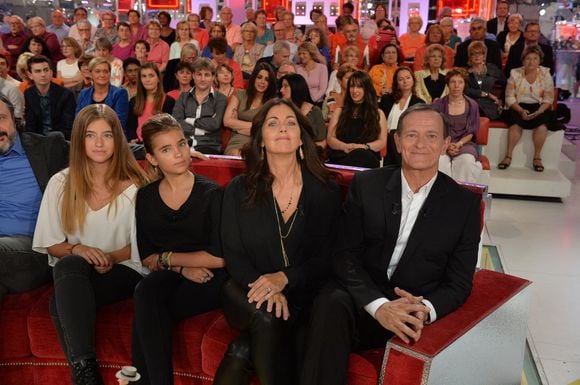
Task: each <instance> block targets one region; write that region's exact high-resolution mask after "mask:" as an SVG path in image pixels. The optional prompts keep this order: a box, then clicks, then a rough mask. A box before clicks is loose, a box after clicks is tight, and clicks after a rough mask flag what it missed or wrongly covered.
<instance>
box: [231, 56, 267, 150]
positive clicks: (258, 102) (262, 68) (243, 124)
mask: <svg viewBox="0 0 580 385" xmlns="http://www.w3.org/2000/svg"><path fill="white" fill-rule="evenodd" d="M276 94H277V89H276V75H275V74H274V71H273V70H272V67H271V66H270V65H269V64H267V63H258V64H256V67H255V68H254V72H253V73H252V76H250V79H249V80H248V86H247V87H246V88H245V89H244V90H241V89H240V90H238V91H236V92H235V93H234V96H233V97H232V99H231V100H230V102H229V103H228V106H227V108H226V113H225V115H224V126H225V127H227V128H229V129H231V130H232V131H233V134H232V137H231V138H230V141H229V143H228V146H227V147H226V150H225V151H224V153H225V155H240V154H241V153H242V147H244V145H245V144H246V143H248V142H249V141H250V129H251V128H252V119H254V116H256V114H257V113H258V112H259V111H260V109H261V107H262V106H263V105H264V103H266V101H268V100H269V99H272V98H273V97H275V96H276Z"/></svg>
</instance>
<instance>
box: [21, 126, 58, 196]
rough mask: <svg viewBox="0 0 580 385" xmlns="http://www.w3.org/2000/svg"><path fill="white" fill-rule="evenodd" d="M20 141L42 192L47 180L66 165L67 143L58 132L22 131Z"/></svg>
mask: <svg viewBox="0 0 580 385" xmlns="http://www.w3.org/2000/svg"><path fill="white" fill-rule="evenodd" d="M20 141H21V142H22V147H23V148H24V151H25V152H26V156H27V157H28V161H29V162H30V167H32V171H33V172H34V176H36V180H37V181H38V186H39V187H40V190H41V191H42V192H44V190H45V189H46V185H47V184H48V180H49V179H50V178H51V177H52V176H53V175H54V174H56V173H57V172H59V171H60V170H62V169H63V168H65V167H67V165H68V149H69V148H68V143H67V142H66V141H65V140H64V136H63V135H61V134H60V133H59V132H54V133H51V134H50V135H47V136H44V135H40V134H35V133H32V132H23V133H21V134H20Z"/></svg>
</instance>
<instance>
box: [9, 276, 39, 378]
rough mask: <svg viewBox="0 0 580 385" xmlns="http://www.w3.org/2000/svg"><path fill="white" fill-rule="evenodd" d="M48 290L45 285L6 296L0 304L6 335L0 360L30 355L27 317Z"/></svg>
mask: <svg viewBox="0 0 580 385" xmlns="http://www.w3.org/2000/svg"><path fill="white" fill-rule="evenodd" d="M46 290H47V286H44V287H41V288H38V289H36V290H33V291H30V292H27V293H21V294H9V295H7V296H5V297H4V300H3V301H2V304H1V306H0V330H1V331H2V335H3V336H4V337H2V338H0V360H4V359H8V358H22V357H28V356H30V342H29V339H28V328H27V327H26V319H27V317H28V314H29V313H30V309H31V308H32V306H33V304H34V302H35V301H36V300H37V299H38V298H39V297H40V296H41V295H42V294H43V293H44V292H45V291H46ZM6 336H10V337H9V338H8V337H6ZM0 378H1V376H0ZM23 383H24V382H23Z"/></svg>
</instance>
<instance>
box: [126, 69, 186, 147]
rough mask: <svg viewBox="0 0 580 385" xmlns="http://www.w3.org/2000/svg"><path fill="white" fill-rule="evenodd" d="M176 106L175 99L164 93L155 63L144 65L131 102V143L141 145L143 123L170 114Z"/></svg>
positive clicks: (129, 129) (140, 70)
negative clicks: (163, 113) (152, 117)
mask: <svg viewBox="0 0 580 385" xmlns="http://www.w3.org/2000/svg"><path fill="white" fill-rule="evenodd" d="M174 105H175V99H173V98H172V97H171V96H168V95H165V94H164V93H163V87H162V86H161V76H160V74H159V69H158V68H157V66H156V65H155V63H145V64H143V65H142V66H141V68H140V69H139V77H138V78H137V95H135V96H134V97H133V98H131V100H130V101H129V118H128V119H127V139H128V140H129V141H131V143H141V142H142V141H143V137H142V135H141V127H142V126H143V123H145V122H146V121H147V119H149V118H150V117H151V116H153V115H156V114H159V113H161V112H167V113H169V114H170V113H171V112H172V111H173V106H174Z"/></svg>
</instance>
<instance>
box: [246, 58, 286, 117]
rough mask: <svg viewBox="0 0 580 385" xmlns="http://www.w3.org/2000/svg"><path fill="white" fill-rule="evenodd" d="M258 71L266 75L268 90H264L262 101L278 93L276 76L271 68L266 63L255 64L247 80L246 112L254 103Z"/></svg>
mask: <svg viewBox="0 0 580 385" xmlns="http://www.w3.org/2000/svg"><path fill="white" fill-rule="evenodd" d="M260 71H266V72H267V73H268V88H267V89H266V92H264V95H263V96H262V100H263V101H266V100H269V99H272V98H273V97H275V96H276V94H277V93H278V88H277V87H276V74H274V70H273V69H272V66H270V64H268V63H258V64H256V66H255V67H254V70H253V71H252V74H251V75H250V79H249V80H248V87H246V95H247V96H248V99H247V102H246V105H245V106H244V107H245V109H246V110H249V109H250V107H251V106H252V103H253V102H254V98H255V97H256V94H257V91H256V78H257V77H258V74H259V73H260Z"/></svg>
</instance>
